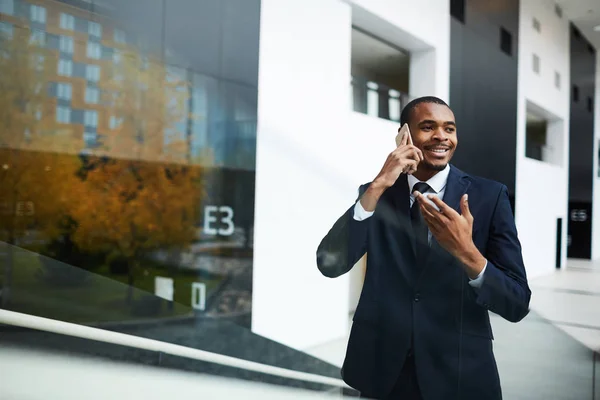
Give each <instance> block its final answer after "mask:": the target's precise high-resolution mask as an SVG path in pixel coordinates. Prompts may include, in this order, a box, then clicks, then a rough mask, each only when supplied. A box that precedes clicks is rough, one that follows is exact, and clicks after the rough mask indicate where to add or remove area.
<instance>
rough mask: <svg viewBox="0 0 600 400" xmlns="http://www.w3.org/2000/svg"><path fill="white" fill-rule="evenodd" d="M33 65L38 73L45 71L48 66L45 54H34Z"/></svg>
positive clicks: (32, 57)
mask: <svg viewBox="0 0 600 400" xmlns="http://www.w3.org/2000/svg"><path fill="white" fill-rule="evenodd" d="M31 63H32V64H33V67H34V68H35V70H36V71H43V70H44V67H45V64H46V57H45V56H44V55H43V54H32V56H31Z"/></svg>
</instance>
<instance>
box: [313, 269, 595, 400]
mask: <svg viewBox="0 0 600 400" xmlns="http://www.w3.org/2000/svg"><path fill="white" fill-rule="evenodd" d="M568 265H569V266H568V267H567V268H566V269H564V270H559V271H557V272H556V273H553V274H551V275H548V276H544V277H541V278H536V279H532V280H530V286H531V289H532V293H533V295H532V299H531V309H532V312H531V314H530V315H529V316H527V318H525V320H523V321H522V322H520V323H518V324H511V323H510V322H507V321H505V320H503V319H502V318H500V317H498V316H495V315H492V318H491V321H492V326H493V329H494V335H495V338H496V340H495V341H494V353H495V354H496V359H497V363H498V369H499V371H500V376H501V381H502V387H503V392H504V397H505V398H507V399H519V400H526V399H531V400H535V399H564V400H573V399H589V398H593V397H592V391H593V390H594V389H593V388H594V383H593V382H594V380H596V381H597V382H596V383H595V386H596V389H598V388H600V381H599V376H600V365H598V364H600V356H598V355H596V356H594V351H597V352H600V262H596V263H594V262H590V261H579V260H569V262H568ZM347 342H348V337H344V338H340V339H339V340H336V341H333V342H329V343H324V344H322V345H320V346H315V347H313V348H310V349H308V350H307V352H308V353H309V354H311V355H313V356H315V357H319V358H321V359H323V360H325V361H328V362H330V363H332V364H334V365H337V366H341V365H342V362H343V360H344V354H345V351H346V344H347ZM595 357H596V358H595ZM595 361H596V362H597V365H598V367H597V368H596V371H594V362H595ZM597 395H598V394H597Z"/></svg>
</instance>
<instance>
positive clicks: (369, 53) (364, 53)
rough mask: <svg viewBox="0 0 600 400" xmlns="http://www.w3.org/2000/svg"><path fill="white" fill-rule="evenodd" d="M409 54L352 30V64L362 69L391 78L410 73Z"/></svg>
mask: <svg viewBox="0 0 600 400" xmlns="http://www.w3.org/2000/svg"><path fill="white" fill-rule="evenodd" d="M409 61H410V59H409V55H408V53H406V52H404V51H401V50H400V49H398V48H396V47H393V46H392V45H388V44H387V43H385V42H383V41H381V40H379V39H375V38H373V37H371V36H370V35H368V34H366V33H363V32H362V31H360V30H358V29H352V63H353V65H354V66H359V67H360V68H361V69H365V70H369V71H373V72H377V74H378V75H385V76H390V77H398V76H403V75H406V74H407V73H408V69H409V66H410V65H409V64H410V62H409Z"/></svg>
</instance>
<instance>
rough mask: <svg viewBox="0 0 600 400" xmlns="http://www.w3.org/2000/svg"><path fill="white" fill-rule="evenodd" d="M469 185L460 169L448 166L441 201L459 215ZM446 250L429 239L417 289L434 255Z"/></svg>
mask: <svg viewBox="0 0 600 400" xmlns="http://www.w3.org/2000/svg"><path fill="white" fill-rule="evenodd" d="M470 185H471V181H470V180H469V176H468V175H467V174H465V173H464V172H462V171H461V170H460V169H458V168H455V167H454V166H452V165H451V166H450V174H449V175H448V182H446V190H445V192H444V197H443V198H442V200H443V201H444V203H446V204H447V205H448V206H450V207H452V208H453V209H454V210H456V211H457V212H458V213H459V214H460V199H461V198H462V196H463V195H464V194H465V193H467V190H468V189H469V186H470ZM444 253H446V250H444V248H443V247H442V246H441V245H440V244H439V243H438V241H437V240H436V239H435V237H433V236H432V237H431V249H430V251H429V255H428V257H427V262H426V263H425V265H424V266H423V269H422V271H421V273H420V275H419V279H418V282H417V287H418V286H419V285H420V283H421V281H422V279H423V276H424V275H425V272H426V271H427V270H428V268H429V267H430V265H431V264H432V261H433V260H434V259H435V256H436V255H439V254H444Z"/></svg>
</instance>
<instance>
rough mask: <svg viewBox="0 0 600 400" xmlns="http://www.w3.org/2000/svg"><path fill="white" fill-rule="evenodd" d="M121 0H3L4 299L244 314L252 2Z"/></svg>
mask: <svg viewBox="0 0 600 400" xmlns="http://www.w3.org/2000/svg"><path fill="white" fill-rule="evenodd" d="M121 3H122V2H117V1H102V2H100V1H98V2H86V1H60V2H59V1H50V0H36V1H31V2H27V1H22V0H2V2H1V7H0V51H1V54H0V120H1V121H2V122H1V123H0V124H1V125H0V160H1V161H0V219H1V224H0V236H1V238H0V240H2V241H3V242H5V243H6V244H7V245H5V246H3V247H4V250H3V252H2V253H1V254H0V257H2V258H3V261H4V262H3V263H2V264H3V268H2V270H1V271H0V274H1V275H0V278H1V282H2V296H1V299H2V307H3V308H7V309H12V310H15V311H20V312H25V313H30V314H34V315H41V316H45V317H50V318H56V319H61V320H68V321H72V322H80V323H88V322H98V321H111V322H116V321H128V320H135V319H140V318H149V317H152V318H156V317H163V318H167V317H176V316H181V315H186V316H193V315H210V316H214V317H233V318H235V319H236V320H237V321H238V322H240V323H242V324H244V325H247V326H249V323H250V310H251V290H252V288H251V282H252V229H253V218H254V216H253V209H254V166H255V149H256V80H257V63H258V61H257V55H256V54H254V53H249V54H253V55H252V56H246V55H244V54H243V52H241V55H240V54H238V53H237V52H236V51H235V50H236V49H237V48H240V47H244V46H243V43H244V41H250V42H249V45H250V47H251V46H255V47H256V49H255V53H257V52H258V28H257V27H258V7H259V2H258V1H252V2H246V3H245V4H246V6H245V7H246V8H248V7H250V8H251V9H252V10H253V13H252V15H255V16H256V18H255V21H253V22H243V23H240V24H237V25H239V26H241V27H242V28H239V29H241V31H240V33H239V35H237V36H234V37H231V35H232V33H231V30H227V29H225V27H227V26H231V25H234V26H235V25H236V23H235V22H236V19H239V18H240V17H241V15H240V14H239V12H237V11H232V10H237V8H236V7H239V6H240V5H241V3H240V2H239V1H238V0H229V1H225V2H220V1H216V0H215V1H206V2H202V4H199V3H195V4H192V3H190V4H185V3H187V2H186V1H183V2H173V1H165V2H162V1H145V2H141V1H137V0H136V1H128V2H123V3H124V4H121ZM229 3H231V4H229ZM186 5H187V6H189V7H192V8H194V7H195V8H202V9H198V10H196V11H197V12H198V14H197V15H199V16H201V17H199V18H203V19H207V20H210V21H213V25H214V26H212V27H211V26H208V24H207V28H206V29H209V30H210V29H212V30H214V32H212V33H214V36H213V37H211V38H207V37H206V35H203V32H199V31H198V26H197V25H185V24H183V25H182V24H181V21H177V20H173V21H170V20H169V18H167V16H169V15H171V16H174V17H180V19H181V18H183V16H184V15H186V14H188V13H186V8H185V7H186ZM188 11H189V10H188ZM211 13H212V14H211ZM171 18H173V17H171ZM248 24H250V25H251V26H249V27H246V28H244V26H246V25H248ZM215 27H216V28H215ZM244 29H246V30H251V31H255V35H254V37H252V36H251V37H249V36H248V35H247V34H244V32H243V31H244ZM225 32H227V33H225ZM205 33H211V32H205ZM234 34H235V30H234ZM182 35H183V36H185V35H187V37H188V38H190V37H192V36H196V35H197V36H199V37H200V36H201V37H202V39H199V40H198V41H190V40H187V42H186V40H185V38H184V37H183V36H182ZM227 35H229V36H227ZM224 36H227V37H226V38H225V39H227V40H225V41H224V40H223V37H224ZM223 43H225V44H223ZM228 43H229V44H228ZM219 46H221V47H219ZM227 46H230V47H231V48H230V49H229V48H228V47H227ZM205 53H206V54H205ZM213 53H215V54H217V53H218V54H221V55H222V57H221V59H219V60H218V62H216V64H215V63H214V57H212V56H211V54H213ZM232 53H235V54H236V56H237V57H246V58H247V60H246V65H247V68H243V69H240V68H237V69H236V67H231V66H229V63H228V62H226V61H227V60H225V58H226V57H227V54H232ZM231 61H232V62H235V63H238V62H239V60H237V61H236V60H231ZM213 64H214V65H213ZM15 249H18V251H15ZM21 249H25V250H28V251H21ZM101 277H105V278H109V279H108V280H107V279H101ZM111 282H112V283H115V284H111ZM116 282H120V283H123V284H125V285H118V284H116ZM135 289H141V290H135ZM157 296H158V297H157ZM160 298H162V299H167V300H172V301H163V300H160ZM52 302H54V303H56V304H54V305H53V306H51V307H50V306H48V304H50V303H52ZM63 303H64V304H67V303H68V304H71V305H73V304H77V305H79V306H81V307H80V308H81V310H88V311H82V312H73V311H72V310H71V311H69V312H67V311H66V309H67V307H60V306H57V304H58V305H60V304H63ZM85 305H88V306H90V307H91V308H85V307H83V306H85ZM70 308H71V309H73V307H70ZM89 310H105V311H106V310H111V312H101V313H100V312H94V311H89ZM100 314H101V315H100Z"/></svg>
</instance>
